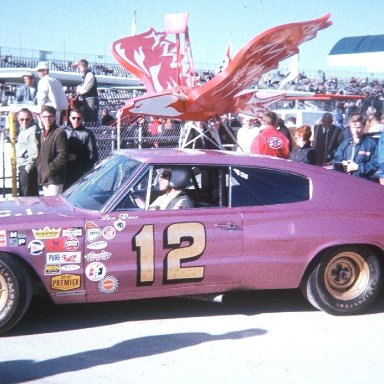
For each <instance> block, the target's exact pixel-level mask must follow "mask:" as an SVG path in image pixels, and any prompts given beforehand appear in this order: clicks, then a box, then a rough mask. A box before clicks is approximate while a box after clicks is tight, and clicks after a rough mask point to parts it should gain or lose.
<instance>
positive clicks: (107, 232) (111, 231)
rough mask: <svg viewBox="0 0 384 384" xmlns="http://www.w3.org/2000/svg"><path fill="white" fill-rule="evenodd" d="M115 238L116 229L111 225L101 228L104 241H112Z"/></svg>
mask: <svg viewBox="0 0 384 384" xmlns="http://www.w3.org/2000/svg"><path fill="white" fill-rule="evenodd" d="M115 236H116V229H115V228H113V227H112V225H108V226H107V227H105V228H103V237H104V239H105V240H112V239H113V238H114V237H115Z"/></svg>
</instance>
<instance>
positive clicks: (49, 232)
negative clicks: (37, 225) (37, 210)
mask: <svg viewBox="0 0 384 384" xmlns="http://www.w3.org/2000/svg"><path fill="white" fill-rule="evenodd" d="M32 232H33V236H35V239H45V240H46V239H57V238H58V237H59V236H60V232H61V228H49V227H45V228H43V229H32Z"/></svg>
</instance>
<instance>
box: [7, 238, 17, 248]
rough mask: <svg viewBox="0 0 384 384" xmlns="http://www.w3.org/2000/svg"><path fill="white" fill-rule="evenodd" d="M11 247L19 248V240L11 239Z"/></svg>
mask: <svg viewBox="0 0 384 384" xmlns="http://www.w3.org/2000/svg"><path fill="white" fill-rule="evenodd" d="M9 245H10V246H11V247H17V246H18V245H19V239H14V238H11V239H9Z"/></svg>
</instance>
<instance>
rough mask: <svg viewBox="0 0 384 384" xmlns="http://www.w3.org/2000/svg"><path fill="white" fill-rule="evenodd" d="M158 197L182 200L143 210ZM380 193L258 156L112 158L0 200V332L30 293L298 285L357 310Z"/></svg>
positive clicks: (212, 292)
mask: <svg viewBox="0 0 384 384" xmlns="http://www.w3.org/2000/svg"><path fill="white" fill-rule="evenodd" d="M161 178H163V179H164V178H165V179H166V183H165V184H166V185H167V188H164V187H161V188H160V185H164V181H162V182H160V179H161ZM171 191H173V192H172V193H175V191H176V195H178V196H179V198H180V196H182V197H183V199H184V202H183V203H181V204H180V203H179V204H178V205H177V204H176V205H175V204H174V205H173V206H172V208H171V205H169V204H167V205H163V207H161V206H160V205H159V206H156V204H155V205H154V202H155V201H156V200H158V199H159V197H160V196H163V197H164V196H165V198H168V199H169V198H170V197H171ZM383 192H384V189H383V187H382V186H380V185H379V184H376V183H372V182H370V181H366V180H363V179H360V178H358V177H354V176H350V175H347V174H342V173H339V172H335V171H333V170H327V169H322V168H320V167H316V166H312V165H306V164H301V163H296V162H292V161H289V160H283V159H277V158H272V157H267V156H259V155H252V154H249V155H247V154H240V153H237V152H232V151H215V150H188V149H126V150H119V151H116V152H114V153H113V154H111V156H110V157H108V158H107V159H105V160H103V161H102V162H100V163H99V164H97V165H96V166H95V167H94V169H93V170H92V171H91V172H90V173H88V174H87V175H85V176H84V177H83V178H82V179H81V180H79V181H78V182H77V183H76V184H74V185H73V186H71V187H70V188H69V189H68V190H67V191H65V192H64V193H63V194H62V195H61V196H58V197H31V198H21V197H19V198H9V199H5V200H4V201H2V202H1V205H0V332H1V333H4V332H6V331H8V330H9V329H11V328H12V327H13V326H14V325H15V324H16V323H17V322H18V321H19V320H20V319H21V318H22V316H23V315H24V314H25V312H26V310H27V308H28V306H29V304H30V302H31V297H32V295H34V294H37V293H44V294H47V295H49V296H50V297H51V299H52V300H53V302H54V303H56V304H64V303H85V302H101V301H113V300H129V299H144V298H157V297H167V296H168V297H170V296H188V297H191V296H194V295H196V296H204V295H205V296H206V297H215V296H218V295H223V294H226V293H228V292H233V291H244V290H268V289H295V288H299V287H300V288H301V290H302V292H303V293H304V295H305V296H306V298H307V299H308V300H309V302H310V303H311V304H312V305H313V306H315V307H316V308H318V309H321V310H324V311H325V312H328V313H330V314H334V315H351V314H358V313H361V312H362V311H364V310H366V308H367V307H368V306H369V305H371V304H372V303H373V302H374V301H375V299H376V298H377V297H378V295H379V293H380V288H381V284H382V278H383V276H382V273H383V272H382V261H383V249H384V236H383V234H384V199H383ZM172 198H173V197H172ZM185 201H187V202H188V203H187V204H186V203H185ZM159 207H160V208H159ZM42 315H43V314H42Z"/></svg>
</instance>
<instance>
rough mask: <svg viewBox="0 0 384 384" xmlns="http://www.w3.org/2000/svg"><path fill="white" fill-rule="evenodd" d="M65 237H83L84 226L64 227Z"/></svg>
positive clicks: (63, 233)
mask: <svg viewBox="0 0 384 384" xmlns="http://www.w3.org/2000/svg"><path fill="white" fill-rule="evenodd" d="M62 235H63V237H81V236H83V228H63V231H62Z"/></svg>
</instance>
